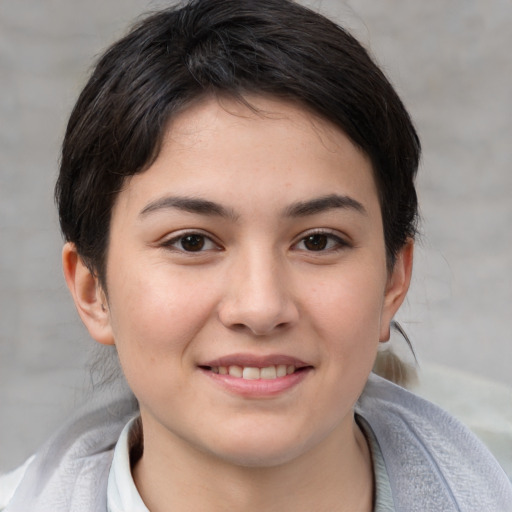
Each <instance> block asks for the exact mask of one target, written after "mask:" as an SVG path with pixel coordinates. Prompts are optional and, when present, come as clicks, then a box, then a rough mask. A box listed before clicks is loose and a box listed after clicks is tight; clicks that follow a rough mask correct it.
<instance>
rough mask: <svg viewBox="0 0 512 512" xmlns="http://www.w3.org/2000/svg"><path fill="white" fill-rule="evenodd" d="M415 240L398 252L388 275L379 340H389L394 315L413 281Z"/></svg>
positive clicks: (408, 242) (409, 241)
mask: <svg viewBox="0 0 512 512" xmlns="http://www.w3.org/2000/svg"><path fill="white" fill-rule="evenodd" d="M413 253H414V241H413V240H412V239H409V240H408V241H407V243H406V244H405V245H404V246H403V247H402V249H401V250H400V252H399V253H398V254H397V257H396V261H395V265H394V266H393V269H392V271H391V273H390V275H389V277H388V282H387V285H386V293H385V296H384V304H383V308H382V314H381V327H380V338H379V341H382V342H384V341H388V340H389V338H390V326H391V321H392V320H393V317H394V316H395V314H396V312H397V311H398V309H399V308H400V306H401V305H402V302H403V301H404V299H405V296H406V295H407V291H408V290H409V285H410V283H411V275H412V262H413Z"/></svg>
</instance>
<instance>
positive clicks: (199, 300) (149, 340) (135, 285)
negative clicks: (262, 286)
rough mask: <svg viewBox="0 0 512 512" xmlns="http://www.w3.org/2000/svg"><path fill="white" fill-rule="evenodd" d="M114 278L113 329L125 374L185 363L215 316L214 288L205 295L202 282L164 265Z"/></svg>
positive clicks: (112, 299) (114, 276) (112, 296)
mask: <svg viewBox="0 0 512 512" xmlns="http://www.w3.org/2000/svg"><path fill="white" fill-rule="evenodd" d="M116 277H119V279H118V280H116ZM111 278H112V279H111V281H112V283H114V281H116V284H117V285H118V286H112V287H111V288H112V293H111V296H110V299H111V321H112V328H113V332H114V338H115V342H116V346H117V350H118V353H119V357H120V360H121V364H122V366H123V368H124V369H125V372H130V371H137V372H142V371H144V372H146V371H148V370H151V371H156V370H157V369H158V367H159V366H166V367H169V365H170V364H181V361H182V359H183V358H186V356H187V348H188V347H189V344H190V342H191V340H193V339H194V336H195V335H196V333H197V332H198V331H199V330H200V329H201V328H202V326H203V325H204V324H205V322H206V321H207V319H208V318H209V316H210V314H211V311H212V306H213V304H214V302H215V301H214V299H213V289H208V290H202V291H201V293H199V291H198V289H197V281H195V282H194V283H191V282H189V281H190V279H187V278H186V276H181V277H179V276H175V275H170V273H169V272H168V271H165V269H163V268H159V267H158V266H157V267H155V268H154V269H146V271H145V272H143V275H137V274H135V273H131V274H130V278H129V279H121V274H120V273H119V274H117V275H112V276H111Z"/></svg>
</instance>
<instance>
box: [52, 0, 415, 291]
mask: <svg viewBox="0 0 512 512" xmlns="http://www.w3.org/2000/svg"><path fill="white" fill-rule="evenodd" d="M217 94H222V95H228V96H231V97H233V98H235V99H239V100H241V101H245V98H246V96H247V95H250V94H262V95H270V96H273V97H275V98H277V99H283V100H289V101H294V102H298V103H299V104H302V105H304V106H305V107H306V108H308V109H310V110H311V111H313V112H314V113H316V114H318V115H320V116H321V117H322V118H324V119H327V120H329V121H330V122H332V123H334V124H335V125H336V126H337V127H339V129H340V130H342V131H343V132H344V133H345V134H346V135H347V136H348V137H349V138H350V139H351V141H352V142H353V143H354V144H355V145H356V146H357V147H358V148H360V149H361V150H362V151H363V152H364V153H365V154H366V155H367V156H368V157H369V158H370V160H371V162H372V168H373V172H374V179H375V182H376V185H377V189H378V194H379V200H380V207H381V212H382V219H383V226H384V239H385V244H386V256H387V262H388V266H392V265H393V264H394V261H395V258H396V255H397V253H398V251H399V250H400V248H401V247H403V246H404V245H405V244H406V242H407V240H408V239H409V238H413V237H414V236H415V233H416V225H417V216H418V206H417V197H416V191H415V187H414V178H415V175H416V172H417V168H418V163H419V158H420V142H419V139H418V136H417V133H416V131H415V129H414V126H413V124H412V122H411V119H410V116H409V115H408V113H407V111H406V109H405V107H404V105H403V104H402V102H401V100H400V98H399V97H398V95H397V94H396V92H395V90H394V89H393V87H392V85H391V84H390V83H389V81H388V80H387V79H386V77H385V76H384V74H383V73H382V72H381V70H380V69H379V67H378V66H377V65H376V64H375V63H374V62H373V60H372V59H371V57H370V56H369V55H368V52H367V51H366V50H365V49H364V48H363V47H362V46H361V45H360V44H359V43H358V42H357V40H356V39H355V38H354V37H353V36H351V35H350V34H349V33H348V32H347V31H346V30H344V29H343V28H341V27H340V26H338V25H336V24H335V23H334V22H332V21H330V20H329V19H327V18H326V17H324V16H322V15H320V14H318V13H316V12H314V11H312V10H310V9H308V8H306V7H304V6H301V5H299V4H297V3H295V2H293V1H290V0H257V1H256V0H192V1H189V2H184V3H181V4H180V5H178V6H174V7H170V8H167V9H164V10H162V11H159V12H157V13H154V14H151V15H149V16H147V17H146V18H144V19H142V20H141V21H139V22H138V23H137V24H136V25H134V26H133V27H132V29H131V30H130V31H129V32H128V34H127V35H126V36H124V37H123V38H122V39H120V40H119V41H117V42H116V43H114V44H113V45H112V46H111V47H110V48H109V49H108V50H107V51H106V52H105V53H104V54H103V56H101V57H100V59H99V61H98V62H97V65H96V66H95V68H94V70H93V72H92V75H91V77H90V78H89V80H88V82H87V84H86V85H85V88H84V89H83V91H82V93H81V94H80V96H79V98H78V101H77V103H76V105H75V107H74V109H73V111H72V114H71V116H70V119H69V123H68V126H67V130H66V134H65V138H64V142H63V147H62V156H61V165H60V174H59V178H58V180H57V184H56V188H55V197H56V202H57V204H58V209H59V217H60V224H61V229H62V232H63V235H64V237H65V239H66V240H67V241H70V242H73V243H74V244H75V246H76V248H77V251H78V253H79V255H80V256H81V258H82V259H83V261H84V262H85V263H86V264H87V266H88V267H89V269H90V270H91V271H94V272H95V273H96V275H98V277H99V279H100V280H101V281H102V284H105V282H104V278H105V270H106V269H105V260H106V253H107V250H108V239H109V230H110V219H111V214H112V208H113V205H114V202H115V200H116V197H117V194H118V193H119V191H120V190H121V188H122V186H123V183H124V181H125V179H126V178H127V177H129V176H132V175H135V174H137V173H141V172H144V171H145V170H146V169H147V168H148V167H149V166H150V165H151V163H152V162H153V161H154V160H155V159H156V157H157V156H158V154H159V151H160V148H161V144H162V139H163V135H164V133H165V130H166V127H167V125H168V122H169V120H170V119H171V118H172V116H173V115H175V114H176V113H178V112H181V111H183V110H184V109H186V107H187V106H188V105H190V104H191V103H192V102H194V101H196V100H198V99H200V98H202V97H205V96H207V95H217Z"/></svg>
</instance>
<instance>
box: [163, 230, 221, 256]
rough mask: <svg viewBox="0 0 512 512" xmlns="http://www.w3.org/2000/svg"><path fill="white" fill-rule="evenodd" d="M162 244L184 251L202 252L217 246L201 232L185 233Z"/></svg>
mask: <svg viewBox="0 0 512 512" xmlns="http://www.w3.org/2000/svg"><path fill="white" fill-rule="evenodd" d="M164 246H165V247H171V248H173V249H177V250H179V251H184V252H202V251H208V250H212V249H216V248H217V246H216V245H215V244H214V243H213V241H212V240H211V239H210V238H208V237H207V236H206V235H202V234H201V233H186V234H184V235H181V236H179V237H176V238H173V239H172V240H169V241H167V242H165V244H164Z"/></svg>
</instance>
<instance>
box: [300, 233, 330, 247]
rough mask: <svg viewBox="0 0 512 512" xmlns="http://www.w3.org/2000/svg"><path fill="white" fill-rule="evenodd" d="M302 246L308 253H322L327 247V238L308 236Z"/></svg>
mask: <svg viewBox="0 0 512 512" xmlns="http://www.w3.org/2000/svg"><path fill="white" fill-rule="evenodd" d="M304 245H305V246H306V247H307V248H308V249H309V250H310V251H322V250H323V249H325V248H326V247H327V237H326V236H325V235H311V236H308V237H307V238H306V240H305V242H304Z"/></svg>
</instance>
